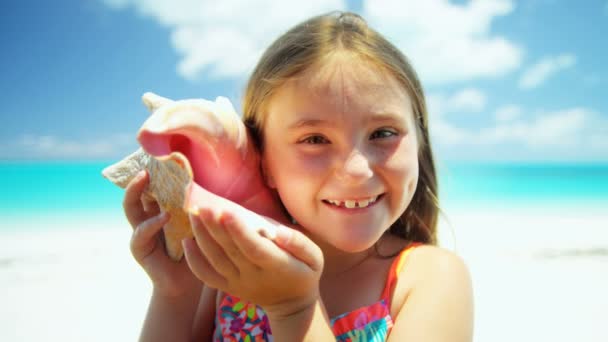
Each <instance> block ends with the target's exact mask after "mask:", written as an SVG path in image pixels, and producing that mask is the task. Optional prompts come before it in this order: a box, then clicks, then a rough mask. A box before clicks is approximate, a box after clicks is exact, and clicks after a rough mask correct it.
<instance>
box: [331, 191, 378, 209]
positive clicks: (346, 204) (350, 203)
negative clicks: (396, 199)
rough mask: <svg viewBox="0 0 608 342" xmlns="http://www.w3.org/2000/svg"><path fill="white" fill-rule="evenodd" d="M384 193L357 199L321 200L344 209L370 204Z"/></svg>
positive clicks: (365, 206) (363, 206)
mask: <svg viewBox="0 0 608 342" xmlns="http://www.w3.org/2000/svg"><path fill="white" fill-rule="evenodd" d="M382 196H384V194H380V195H377V196H373V197H368V198H363V199H358V200H330V199H324V200H323V202H324V203H327V204H329V205H331V206H334V207H337V208H346V209H362V208H367V207H369V206H371V205H372V204H374V203H376V202H377V201H378V200H379V199H381V198H382Z"/></svg>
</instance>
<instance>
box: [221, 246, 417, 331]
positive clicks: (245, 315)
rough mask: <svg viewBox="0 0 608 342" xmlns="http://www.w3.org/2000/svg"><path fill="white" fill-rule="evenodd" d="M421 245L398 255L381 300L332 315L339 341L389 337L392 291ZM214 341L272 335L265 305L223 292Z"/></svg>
mask: <svg viewBox="0 0 608 342" xmlns="http://www.w3.org/2000/svg"><path fill="white" fill-rule="evenodd" d="M418 245H420V244H418V243H415V244H411V245H410V246H408V247H407V248H406V249H404V250H403V251H401V253H399V255H398V256H397V257H396V258H395V260H394V261H393V263H392V265H391V268H390V271H389V273H388V277H387V279H386V284H385V285H384V290H383V291H382V296H381V297H380V298H381V299H380V300H379V301H377V302H376V303H374V304H372V305H370V306H365V307H362V308H359V309H356V310H354V311H351V312H347V313H345V314H342V315H338V316H336V317H334V318H332V319H331V321H330V324H331V328H332V330H333V332H334V335H335V336H336V341H340V342H350V341H371V342H380V341H386V338H387V336H388V333H389V332H390V330H391V328H392V327H393V319H392V317H391V315H390V298H391V294H392V291H393V289H394V287H395V284H396V283H397V277H398V276H399V273H400V272H401V270H402V269H403V265H404V264H405V259H406V258H407V255H408V254H409V252H410V251H412V250H413V249H414V247H416V246H418ZM213 341H215V342H223V341H230V342H257V341H260V342H264V341H273V339H272V334H271V331H270V323H269V322H268V318H267V317H266V314H264V311H263V310H262V308H260V307H259V306H257V305H255V304H252V303H248V302H245V301H242V300H240V299H239V298H237V297H234V296H231V295H227V294H223V295H222V297H221V298H220V303H219V305H218V308H217V310H216V314H215V331H214V334H213Z"/></svg>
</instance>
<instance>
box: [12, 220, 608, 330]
mask: <svg viewBox="0 0 608 342" xmlns="http://www.w3.org/2000/svg"><path fill="white" fill-rule="evenodd" d="M121 215H122V213H115V214H111V215H100V216H98V217H94V218H90V219H89V218H87V219H85V218H82V217H78V218H73V217H71V218H70V217H65V216H63V217H59V216H58V217H54V218H51V219H49V218H38V219H30V218H23V219H19V220H17V219H14V220H11V221H9V222H3V223H2V224H3V225H4V224H10V225H12V226H11V227H10V228H11V229H4V228H3V229H0V232H2V233H0V239H1V240H2V242H3V248H2V249H1V250H0V284H1V286H2V291H0V303H2V305H1V306H0V340H1V341H39V340H46V341H134V340H136V339H137V336H138V330H139V328H140V326H141V323H142V320H143V317H144V314H145V311H146V306H147V301H148V298H149V295H150V290H151V287H150V285H149V283H148V280H147V277H146V276H145V274H144V272H143V271H142V270H141V269H139V267H138V265H137V264H136V263H135V262H134V261H133V260H132V258H131V256H130V254H129V248H128V244H129V238H130V227H129V226H128V225H127V223H126V221H125V220H124V219H123V217H122V216H121ZM448 217H449V221H450V225H449V226H448V225H447V224H446V222H445V220H443V221H442V224H441V228H440V233H441V241H442V244H443V245H444V246H445V247H446V248H450V249H455V250H456V251H457V253H459V254H460V255H461V256H462V257H463V258H464V259H465V260H466V261H467V263H468V265H469V267H470V270H471V273H472V276H473V280H474V290H475V301H476V319H475V341H564V342H565V341H590V342H594V341H597V342H599V341H607V340H608V330H606V329H605V311H606V309H608V296H607V295H606V289H607V288H608V213H606V214H601V213H598V212H589V213H581V212H578V213H576V214H563V213H555V212H552V213H528V214H522V213H517V212H510V213H507V212H504V211H500V212H499V211H494V212H487V211H485V212H483V214H479V213H476V212H473V211H469V212H462V211H458V213H457V214H455V213H452V212H448ZM42 224H44V227H45V228H44V229H35V227H34V226H36V225H42ZM49 225H50V226H49ZM450 227H451V228H450ZM29 228H31V229H29ZM7 231H12V232H7ZM452 234H454V235H455V237H456V239H455V240H454V239H453V238H452Z"/></svg>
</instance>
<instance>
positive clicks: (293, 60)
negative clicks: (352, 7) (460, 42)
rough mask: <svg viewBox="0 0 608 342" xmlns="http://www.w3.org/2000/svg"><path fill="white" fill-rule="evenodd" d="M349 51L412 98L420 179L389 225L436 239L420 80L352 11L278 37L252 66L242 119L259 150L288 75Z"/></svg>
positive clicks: (415, 237) (408, 235) (409, 236)
mask: <svg viewBox="0 0 608 342" xmlns="http://www.w3.org/2000/svg"><path fill="white" fill-rule="evenodd" d="M336 51H344V52H348V53H349V54H351V55H354V56H357V57H359V58H361V59H362V60H365V61H367V62H371V63H373V64H374V65H376V66H377V67H379V68H380V69H381V70H384V71H386V72H387V73H388V74H389V75H392V76H393V77H394V78H395V79H396V80H397V81H398V82H399V84H400V85H401V86H403V88H404V89H405V90H406V91H407V93H408V95H409V96H410V98H411V99H412V105H413V112H414V115H415V122H416V134H417V138H418V142H419V150H418V166H419V178H418V184H417V187H416V191H415V193H414V196H413V198H412V201H411V203H410V204H409V206H408V207H407V209H406V210H405V211H404V213H403V214H402V215H401V216H400V217H399V219H397V221H396V222H394V223H393V224H392V225H391V227H390V228H389V232H390V233H391V234H394V235H397V236H399V237H401V238H404V239H406V240H409V241H415V242H422V243H426V244H436V243H437V238H436V235H437V232H436V230H437V217H438V213H439V206H438V195H437V176H436V171H435V164H434V161H433V153H432V150H431V143H430V138H429V131H428V115H427V109H426V102H425V99H424V94H423V90H422V85H421V84H420V81H419V79H418V76H417V75H416V72H415V71H414V69H413V68H412V66H411V65H410V63H409V62H408V60H407V58H406V57H405V56H404V55H403V53H402V52H401V51H399V49H397V48H396V47H395V46H394V45H393V44H391V43H390V42H389V41H388V40H387V39H386V38H384V37H383V36H382V35H381V34H379V33H378V32H376V31H375V30H373V29H372V28H371V27H369V26H368V25H367V23H366V22H365V20H364V19H363V18H362V17H361V16H359V15H357V14H355V13H351V12H331V13H328V14H325V15H320V16H316V17H313V18H311V19H308V20H306V21H304V22H302V23H300V24H298V25H296V26H295V27H293V28H292V29H290V30H289V31H287V32H286V33H284V34H283V35H281V36H280V37H279V38H277V39H276V40H275V41H274V42H273V43H272V44H271V45H270V46H269V47H268V49H267V50H266V51H265V53H264V54H263V55H262V57H261V59H260V61H259V62H258V64H257V66H256V67H255V69H254V71H253V73H252V74H251V77H250V78H249V81H248V83H247V87H246V89H245V96H244V99H243V121H244V122H245V125H247V127H249V130H250V133H251V135H252V137H253V140H254V142H255V144H256V147H257V148H258V149H259V150H260V151H263V148H264V141H263V134H262V130H263V128H264V121H265V117H266V113H267V110H266V107H267V103H268V101H269V99H270V98H271V97H272V95H273V94H274V93H275V92H276V91H277V89H278V88H279V87H280V86H281V85H283V84H284V83H285V82H286V81H288V80H289V79H290V78H293V77H295V76H297V75H299V74H300V73H302V72H303V71H305V70H307V69H309V68H311V67H314V66H315V65H318V63H321V62H323V60H324V59H326V58H327V57H329V56H331V55H333V54H335V53H336Z"/></svg>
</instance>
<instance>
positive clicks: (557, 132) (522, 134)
mask: <svg viewBox="0 0 608 342" xmlns="http://www.w3.org/2000/svg"><path fill="white" fill-rule="evenodd" d="M499 113H503V114H499ZM505 113H506V114H505ZM523 113H524V111H523V109H521V108H520V107H519V106H517V105H509V106H505V107H502V108H499V109H498V110H497V111H496V114H497V120H496V122H495V123H494V124H493V125H489V126H482V127H478V128H477V129H472V128H470V127H468V128H462V127H458V126H457V125H455V124H453V123H452V122H450V121H448V120H446V118H444V117H442V116H441V115H437V116H435V117H431V132H432V136H433V141H434V143H436V145H437V147H438V149H439V150H440V151H442V152H443V153H445V154H446V155H448V156H449V158H455V159H463V158H471V157H472V158H474V159H479V158H481V159H496V158H498V159H501V158H507V157H508V158H512V159H520V160H521V159H526V160H529V159H536V160H604V159H606V158H608V138H607V137H608V118H605V117H603V116H602V115H600V114H599V113H597V112H595V111H593V110H591V109H588V108H582V107H576V108H570V109H564V110H557V111H551V112H537V113H533V114H529V115H525V116H524V115H522V114H523ZM432 114H433V115H435V114H436V113H432ZM500 116H503V120H499V119H498V117H500ZM433 125H434V126H433Z"/></svg>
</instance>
